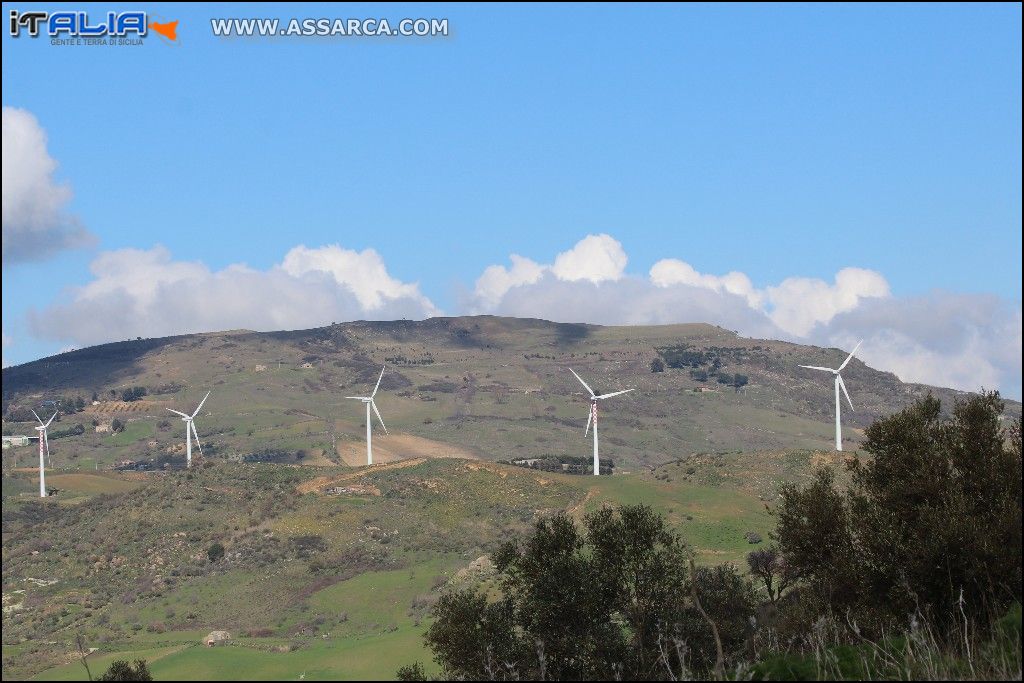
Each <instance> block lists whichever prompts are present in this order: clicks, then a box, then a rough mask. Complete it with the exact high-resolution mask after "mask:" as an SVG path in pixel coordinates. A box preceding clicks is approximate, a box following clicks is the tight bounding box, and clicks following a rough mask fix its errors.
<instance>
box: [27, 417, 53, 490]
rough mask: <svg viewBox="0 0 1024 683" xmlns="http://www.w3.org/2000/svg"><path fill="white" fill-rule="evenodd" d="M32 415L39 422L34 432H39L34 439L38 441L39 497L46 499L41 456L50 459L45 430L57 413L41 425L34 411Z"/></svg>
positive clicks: (44, 471) (43, 464)
mask: <svg viewBox="0 0 1024 683" xmlns="http://www.w3.org/2000/svg"><path fill="white" fill-rule="evenodd" d="M32 415H34V416H35V418H36V421H37V422H39V426H38V427H36V431H37V432H39V436H37V437H35V438H37V439H39V497H40V498H46V464H45V463H44V462H43V454H44V452H45V455H46V458H47V459H49V457H50V440H49V439H48V438H46V428H47V427H49V426H50V423H51V422H53V418H55V417H57V413H54V414H53V415H52V416H51V417H50V419H49V420H47V421H46V422H45V423H43V421H42V420H40V419H39V416H38V415H36V411H34V410H33V411H32Z"/></svg>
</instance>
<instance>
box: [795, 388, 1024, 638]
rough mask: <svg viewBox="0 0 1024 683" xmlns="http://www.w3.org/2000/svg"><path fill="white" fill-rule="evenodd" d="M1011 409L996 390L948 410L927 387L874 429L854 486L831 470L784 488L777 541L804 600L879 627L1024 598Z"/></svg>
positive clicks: (856, 466)
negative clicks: (1006, 411)
mask: <svg viewBox="0 0 1024 683" xmlns="http://www.w3.org/2000/svg"><path fill="white" fill-rule="evenodd" d="M1002 410H1003V404H1002V401H1000V400H999V397H998V395H997V394H994V393H992V394H987V395H984V396H977V397H972V398H969V399H966V400H964V401H962V402H959V403H957V404H956V406H955V407H954V408H953V411H952V415H951V417H949V418H948V419H943V418H942V417H941V415H942V414H941V406H940V404H939V401H938V400H936V399H934V398H932V397H928V398H925V399H923V400H921V401H918V402H917V403H916V404H914V405H913V406H911V407H910V408H907V409H906V410H904V411H902V412H900V413H897V414H895V415H893V416H891V417H888V418H884V419H881V420H879V421H877V422H875V423H874V424H873V425H871V427H869V428H868V429H867V432H866V437H867V439H866V441H865V444H864V449H865V450H866V451H868V452H869V453H870V454H872V455H873V456H874V457H873V459H871V460H868V461H867V462H866V463H864V464H861V463H859V462H858V461H853V464H852V465H851V468H852V474H853V481H852V485H851V487H850V489H849V491H846V492H841V491H839V490H837V489H836V487H835V482H834V478H833V475H832V473H831V472H830V471H828V470H823V471H822V472H820V473H819V474H818V476H817V478H816V480H815V481H814V482H813V483H812V484H811V485H810V486H808V487H807V488H805V489H798V488H796V487H793V486H788V487H785V488H784V489H783V491H782V502H781V505H780V506H779V511H778V519H779V523H778V532H777V534H778V541H779V548H780V550H781V551H782V553H783V556H784V557H785V561H786V563H787V564H788V565H789V566H790V567H791V568H792V571H794V572H795V574H796V575H797V576H798V577H799V584H798V585H799V587H800V592H801V596H800V597H801V600H802V601H803V602H804V603H806V604H805V607H806V608H808V609H809V610H810V611H811V612H819V613H823V612H826V611H832V612H835V613H840V614H841V613H845V612H846V611H847V610H849V611H850V612H851V614H852V615H853V616H854V617H855V618H857V619H858V621H859V622H860V624H861V627H862V628H870V629H871V630H873V631H874V632H879V631H880V630H881V629H882V628H883V627H886V626H903V625H905V624H906V623H907V622H908V620H909V615H911V614H914V613H923V614H924V615H925V616H926V617H927V618H928V619H929V620H939V621H940V622H941V621H942V620H946V619H949V618H951V617H952V615H953V610H952V609H951V608H952V606H954V605H962V607H963V609H964V611H965V612H966V613H967V614H969V615H972V616H982V615H985V614H991V613H992V612H998V611H1001V610H1005V609H1006V608H1007V607H1008V606H1009V605H1010V604H1011V603H1013V602H1019V601H1020V599H1021V435H1020V423H1019V421H1018V423H1017V424H1015V425H1014V426H1012V427H1011V428H1010V429H1009V430H1006V429H1004V428H1003V425H1002V423H1001V415H1002ZM956 613H957V614H958V615H959V613H960V608H959V607H957V610H956Z"/></svg>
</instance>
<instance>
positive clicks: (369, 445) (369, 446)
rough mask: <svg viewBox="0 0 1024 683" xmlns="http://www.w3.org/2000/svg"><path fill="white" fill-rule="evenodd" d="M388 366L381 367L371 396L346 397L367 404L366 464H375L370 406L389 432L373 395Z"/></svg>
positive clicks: (382, 425)
mask: <svg viewBox="0 0 1024 683" xmlns="http://www.w3.org/2000/svg"><path fill="white" fill-rule="evenodd" d="M387 367H388V366H386V365H385V366H384V367H383V368H381V369H380V377H378V378H377V386H375V387H374V388H373V393H372V394H370V395H369V396H346V397H345V398H354V399H357V400H359V401H362V402H363V403H365V404H366V464H367V465H372V464H373V429H372V425H373V423H372V422H371V421H370V408H373V412H375V413H377V419H378V420H380V426H381V427H384V433H385V434H387V433H388V428H387V427H386V426H384V418H382V417H381V416H380V411H379V410H377V404H376V403H374V402H373V397H374V396H376V395H377V389H379V388H380V381H381V380H382V379H384V370H386V369H387Z"/></svg>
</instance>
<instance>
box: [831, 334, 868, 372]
mask: <svg viewBox="0 0 1024 683" xmlns="http://www.w3.org/2000/svg"><path fill="white" fill-rule="evenodd" d="M863 343H864V340H863V339H861V340H860V341H859V342H857V345H856V346H854V347H853V351H850V355H849V356H847V357H846V360H844V361H843V364H842V365H840V366H839V368H837V369H836V372H842V371H843V368H845V367H846V364H847V363H849V362H850V360H851V359H852V358H853V354H855V353H857V349H859V348H860V345H861V344H863Z"/></svg>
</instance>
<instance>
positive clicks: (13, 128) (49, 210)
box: [3, 107, 94, 263]
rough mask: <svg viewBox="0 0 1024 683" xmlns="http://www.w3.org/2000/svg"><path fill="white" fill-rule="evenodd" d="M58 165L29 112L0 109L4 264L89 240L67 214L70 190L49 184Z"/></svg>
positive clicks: (87, 234)
mask: <svg viewBox="0 0 1024 683" xmlns="http://www.w3.org/2000/svg"><path fill="white" fill-rule="evenodd" d="M56 168H57V162H56V161H55V160H54V159H53V157H51V156H50V154H49V152H48V151H47V148H46V132H45V131H44V130H43V128H42V127H41V126H40V125H39V121H37V120H36V117H35V116H33V115H32V114H31V113H29V112H27V111H25V110H24V109H17V108H15V107H4V108H3V262H4V263H14V262H18V261H33V260H41V259H44V258H46V257H48V256H50V255H52V254H53V253H54V252H56V251H60V250H62V249H70V248H75V247H81V246H85V245H88V244H90V243H92V242H93V241H94V238H93V236H92V235H91V234H90V233H89V232H88V231H87V230H86V229H85V228H84V227H83V226H82V225H81V223H80V222H79V220H78V219H77V218H76V217H75V216H73V215H71V214H69V213H68V212H67V210H66V208H65V207H66V205H67V203H68V202H69V201H70V200H71V189H70V188H69V187H68V186H67V185H61V184H58V183H57V182H55V181H54V179H53V173H54V171H55V170H56Z"/></svg>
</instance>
